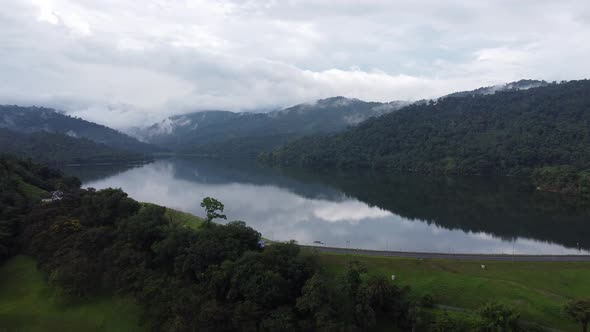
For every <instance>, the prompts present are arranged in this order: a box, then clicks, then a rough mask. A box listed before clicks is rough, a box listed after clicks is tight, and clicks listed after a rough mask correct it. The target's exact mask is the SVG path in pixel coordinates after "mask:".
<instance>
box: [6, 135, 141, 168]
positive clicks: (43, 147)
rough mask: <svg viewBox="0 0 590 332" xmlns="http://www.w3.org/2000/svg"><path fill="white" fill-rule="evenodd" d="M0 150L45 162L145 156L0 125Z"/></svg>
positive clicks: (80, 140)
mask: <svg viewBox="0 0 590 332" xmlns="http://www.w3.org/2000/svg"><path fill="white" fill-rule="evenodd" d="M14 142H18V144H15V143H14ZM0 152H1V153H11V154H15V155H18V156H21V157H24V158H31V159H33V160H35V161H37V162H43V163H47V164H75V163H108V162H119V163H120V162H130V161H142V160H144V159H145V157H144V155H143V154H138V153H132V152H128V151H123V150H118V149H115V148H111V147H108V146H106V145H104V144H99V143H95V142H93V141H90V140H88V139H85V138H74V137H70V136H67V135H64V134H55V133H47V132H39V133H32V134H23V133H18V132H13V131H9V130H6V129H0Z"/></svg>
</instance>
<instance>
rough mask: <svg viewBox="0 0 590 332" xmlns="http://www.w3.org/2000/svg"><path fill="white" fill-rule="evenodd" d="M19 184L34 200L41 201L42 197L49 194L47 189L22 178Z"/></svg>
mask: <svg viewBox="0 0 590 332" xmlns="http://www.w3.org/2000/svg"><path fill="white" fill-rule="evenodd" d="M19 186H20V189H21V190H22V191H23V192H24V193H25V194H26V195H27V196H28V197H29V198H30V199H32V200H36V201H39V200H41V197H43V196H45V195H46V194H47V191H45V190H43V189H41V188H39V187H36V186H34V185H32V184H30V183H26V182H24V181H22V180H21V181H20V183H19Z"/></svg>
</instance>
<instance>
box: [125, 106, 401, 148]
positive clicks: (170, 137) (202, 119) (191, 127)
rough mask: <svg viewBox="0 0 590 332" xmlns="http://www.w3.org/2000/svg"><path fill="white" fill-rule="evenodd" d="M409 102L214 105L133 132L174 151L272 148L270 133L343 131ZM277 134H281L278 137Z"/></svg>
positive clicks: (284, 137) (282, 137)
mask: <svg viewBox="0 0 590 332" xmlns="http://www.w3.org/2000/svg"><path fill="white" fill-rule="evenodd" d="M408 104H410V102H406V101H394V102H390V103H378V102H365V101H362V100H359V99H351V98H345V97H341V96H339V97H332V98H326V99H320V100H317V101H315V102H313V103H305V104H299V105H295V106H293V107H289V108H285V109H282V110H278V111H272V112H267V113H246V112H241V113H234V112H228V111H213V110H212V111H201V112H195V113H189V114H183V115H176V116H171V117H168V118H166V119H164V120H162V121H161V122H159V123H155V124H153V125H151V126H149V127H147V128H136V129H134V130H133V131H131V132H130V133H131V134H133V135H134V136H135V137H137V138H139V139H140V140H142V141H145V142H149V143H152V144H156V145H159V146H161V147H165V148H168V149H171V150H176V151H193V152H198V151H200V152H203V151H208V153H215V152H216V153H221V154H223V153H224V152H226V151H227V150H228V148H231V147H235V146H236V144H243V143H244V141H243V140H245V141H246V142H248V143H247V144H249V145H250V147H251V148H252V153H255V152H260V151H265V150H267V147H269V146H268V145H264V144H262V145H261V143H263V142H261V140H262V141H264V138H265V137H266V138H270V137H273V138H274V139H273V140H272V141H273V142H279V143H284V142H286V141H288V140H290V139H292V138H296V137H302V136H305V135H312V134H318V133H331V132H338V131H341V130H344V129H346V128H347V127H350V126H354V125H357V124H359V123H361V122H362V121H364V120H366V119H369V118H371V117H376V116H380V115H383V114H386V113H389V112H393V111H396V110H399V109H401V108H402V107H404V106H406V105H408ZM277 137H280V138H279V139H278V141H277V140H276V138H277ZM255 141H256V142H257V143H254V142H255ZM267 143H270V142H267ZM271 145H272V147H276V146H274V145H273V144H271ZM213 146H214V147H215V148H213ZM258 147H259V148H258ZM238 150H241V149H238Z"/></svg>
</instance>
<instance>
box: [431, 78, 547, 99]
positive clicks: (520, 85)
mask: <svg viewBox="0 0 590 332" xmlns="http://www.w3.org/2000/svg"><path fill="white" fill-rule="evenodd" d="M547 85H549V82H546V81H539V80H529V79H523V80H520V81H516V82H510V83H506V84H501V85H492V86H486V87H481V88H478V89H475V90H471V91H460V92H454V93H451V94H448V95H446V96H443V97H441V98H447V97H474V96H483V95H491V94H494V93H496V92H503V91H519V90H528V89H531V88H538V87H542V86H547Z"/></svg>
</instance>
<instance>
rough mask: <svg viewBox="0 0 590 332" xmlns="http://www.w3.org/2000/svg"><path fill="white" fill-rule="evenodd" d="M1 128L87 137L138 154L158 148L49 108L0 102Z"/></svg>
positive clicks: (27, 132) (22, 131)
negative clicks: (0, 103) (1, 103)
mask: <svg viewBox="0 0 590 332" xmlns="http://www.w3.org/2000/svg"><path fill="white" fill-rule="evenodd" d="M0 128H5V129H8V130H11V131H16V132H21V133H26V134H29V133H37V132H48V133H57V134H64V135H70V136H72V137H76V138H86V139H88V140H91V141H93V142H95V143H99V144H104V145H106V146H109V147H111V148H114V149H117V150H123V151H132V152H137V153H150V152H156V151H160V150H161V149H158V148H156V147H154V146H152V145H150V144H146V143H142V142H140V141H138V140H136V139H135V138H132V137H129V136H127V135H125V134H123V133H121V132H119V131H116V130H114V129H111V128H108V127H105V126H102V125H99V124H96V123H93V122H89V121H85V120H82V119H80V118H75V117H71V116H67V115H65V114H63V113H61V112H58V111H56V110H54V109H51V108H45V107H21V106H16V105H0Z"/></svg>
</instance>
